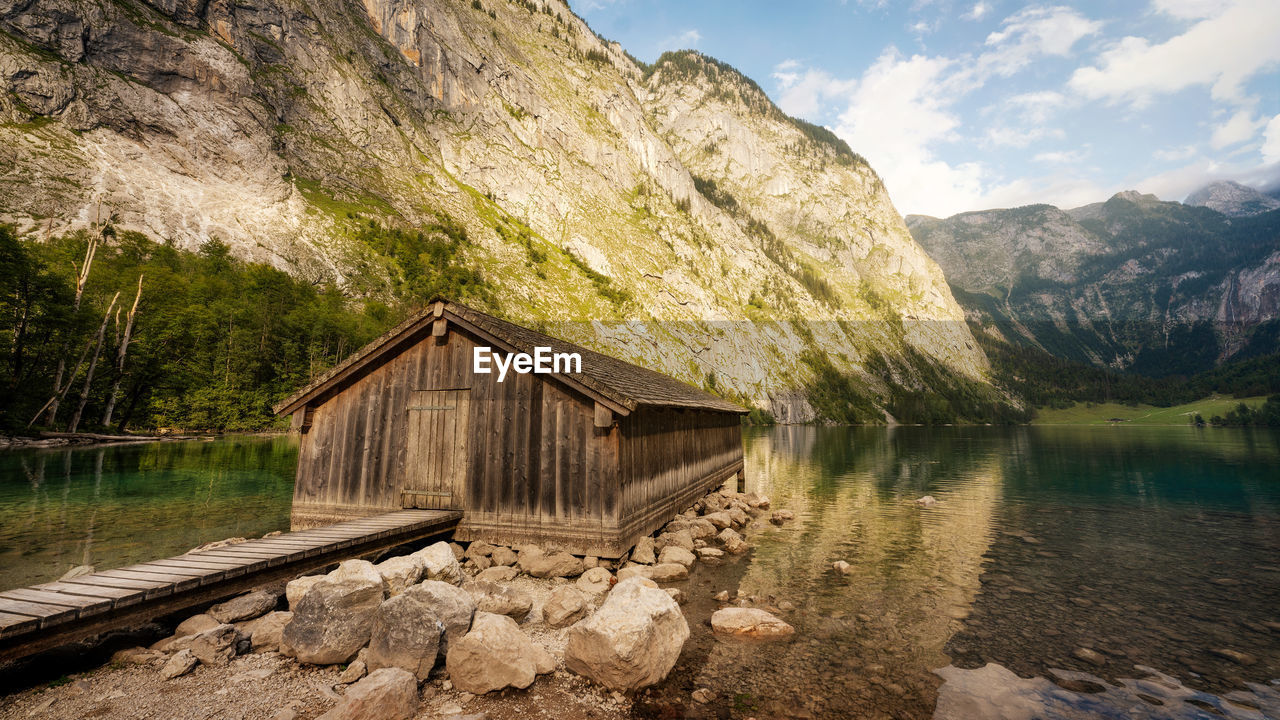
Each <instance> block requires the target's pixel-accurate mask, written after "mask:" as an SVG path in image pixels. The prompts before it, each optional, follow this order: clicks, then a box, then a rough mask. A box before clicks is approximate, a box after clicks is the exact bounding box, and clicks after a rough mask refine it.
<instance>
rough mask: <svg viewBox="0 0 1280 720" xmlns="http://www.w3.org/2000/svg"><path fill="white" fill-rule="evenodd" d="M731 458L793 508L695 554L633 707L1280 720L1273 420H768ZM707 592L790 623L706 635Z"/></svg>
mask: <svg viewBox="0 0 1280 720" xmlns="http://www.w3.org/2000/svg"><path fill="white" fill-rule="evenodd" d="M747 475H748V483H747V484H748V489H750V490H755V491H757V492H761V493H764V494H766V495H768V496H770V497H771V498H772V500H773V508H775V509H778V508H787V509H791V510H793V511H795V513H796V515H797V519H796V521H795V522H793V523H788V524H786V525H783V526H781V527H773V526H771V525H768V524H765V525H764V529H763V530H761V531H759V532H757V533H756V534H755V535H754V536H752V537H750V538H749V539H750V540H751V542H752V543H753V544H754V545H755V549H754V551H753V552H752V553H751V555H749V556H748V557H747V558H746V559H745V560H743V561H740V562H730V563H725V564H723V565H720V566H712V565H710V564H700V565H699V566H697V570H696V571H695V573H694V574H693V576H692V577H691V578H690V580H689V581H688V583H687V585H686V591H687V592H688V594H689V596H690V598H691V599H690V601H689V603H688V604H687V605H686V608H685V611H686V615H687V616H688V617H689V619H690V626H691V629H692V637H691V640H690V642H689V644H688V645H687V646H686V649H685V653H684V655H683V656H682V658H681V661H680V663H679V664H678V665H677V670H676V672H675V673H673V674H672V676H671V678H670V679H669V680H668V681H667V683H665V684H664V686H663V687H662V689H661V691H660V692H658V693H655V695H654V697H653V698H652V699H650V700H648V701H646V702H645V703H643V704H642V708H641V711H640V714H642V715H644V716H646V717H664V716H666V717H680V716H683V715H687V716H690V717H703V716H705V717H716V716H720V717H735V718H745V717H752V716H755V717H775V716H777V717H801V718H804V717H811V718H825V717H872V718H880V717H884V718H889V717H894V718H903V717H905V718H917V717H920V718H923V717H940V718H986V717H1008V718H1055V717H1072V718H1074V717H1117V718H1119V717H1204V718H1211V717H1223V716H1227V717H1280V715H1278V713H1280V693H1276V692H1275V690H1276V689H1277V688H1276V686H1275V684H1274V681H1276V679H1277V678H1280V436H1277V435H1276V434H1275V433H1271V432H1257V431H1249V430H1232V429H1218V428H1205V429H1200V430H1197V429H1194V428H1138V427H1130V428H1107V427H1102V428H1083V427H1082V428H1073V427H1052V428H1050V427H1034V426H1033V427H1018V428H986V427H956V428H891V429H885V428H812V427H780V428H772V429H764V430H750V431H748V432H747ZM923 495H932V496H933V497H935V498H936V499H937V500H938V502H937V504H936V505H934V506H933V507H930V508H927V509H926V508H921V507H918V506H917V505H916V504H915V502H914V501H915V500H916V499H917V498H920V497H921V496H923ZM836 560H845V561H846V562H848V563H850V564H851V565H852V572H851V573H850V574H849V575H847V576H841V575H839V574H837V573H836V572H835V571H834V570H833V569H832V563H833V562H834V561H836ZM720 590H728V591H730V592H731V593H735V594H736V595H738V596H741V597H746V598H747V602H748V603H749V604H751V605H754V606H759V607H765V608H779V607H780V605H781V604H782V603H784V602H787V603H791V604H794V605H795V606H796V609H795V610H794V611H790V612H788V611H786V610H780V612H779V614H780V615H781V616H782V617H783V618H785V619H786V620H788V621H789V622H791V623H792V624H793V625H794V626H795V627H796V630H797V632H796V636H795V640H794V641H792V642H788V643H781V644H744V643H740V642H726V641H724V640H720V639H716V638H714V637H713V636H712V635H711V633H710V629H709V628H708V627H706V625H705V622H704V621H705V620H706V619H707V618H708V617H709V616H710V614H711V612H713V611H714V610H715V609H716V608H717V607H719V605H718V603H716V602H715V601H713V600H712V599H711V595H712V594H713V593H715V592H718V591H720ZM1268 623H1269V624H1268ZM1081 648H1085V649H1088V650H1091V651H1094V652H1096V653H1099V654H1100V655H1101V657H1102V659H1103V664H1102V665H1100V666H1099V665H1097V664H1094V663H1093V662H1090V661H1088V660H1084V659H1081V658H1080V657H1078V656H1077V652H1078V651H1079V650H1080V649H1081ZM1217 651H1228V652H1236V653H1242V655H1241V656H1239V657H1240V658H1241V659H1244V660H1247V661H1248V663H1249V664H1240V663H1238V662H1235V661H1232V660H1230V659H1227V658H1226V657H1224V656H1223V655H1221V654H1219V653H1218V652H1217ZM1143 668H1150V670H1147V669H1143ZM1154 671H1160V672H1162V673H1165V674H1166V675H1164V676H1157V675H1152V673H1153V672H1154ZM1062 673H1066V674H1065V675H1063V674H1062ZM1071 673H1085V675H1072V674H1071ZM944 676H945V677H946V679H947V682H946V683H944V682H943V679H944ZM1151 677H1167V678H1169V680H1168V681H1166V682H1164V684H1161V683H1160V682H1156V681H1154V680H1150V679H1149V678H1151ZM1144 678H1146V679H1144ZM1135 681H1136V682H1137V683H1138V685H1139V686H1140V688H1143V689H1141V690H1137V691H1135V690H1129V689H1126V688H1127V687H1128V686H1127V685H1125V684H1124V683H1126V682H1129V683H1133V682H1135ZM699 687H706V688H709V689H711V690H713V691H714V692H715V693H716V696H717V700H716V701H715V702H713V703H711V704H710V705H709V706H706V707H703V708H701V709H699V708H698V707H696V706H694V707H692V709H690V704H689V701H688V698H689V693H691V692H692V691H693V690H695V689H697V688H699ZM1069 688H1074V690H1072V689H1069ZM1232 693H1236V694H1232ZM1140 696H1141V697H1140ZM1227 698H1233V699H1227ZM1206 708H1213V710H1208V709H1206ZM1259 708H1260V709H1259ZM1268 708H1269V709H1268ZM935 713H936V715H935Z"/></svg>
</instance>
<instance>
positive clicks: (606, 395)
mask: <svg viewBox="0 0 1280 720" xmlns="http://www.w3.org/2000/svg"><path fill="white" fill-rule="evenodd" d="M440 318H444V319H445V320H446V321H447V322H451V323H454V324H456V325H457V326H459V327H460V328H463V329H464V330H466V331H468V332H469V333H470V334H472V335H474V336H476V337H477V338H478V339H480V340H482V341H484V342H487V343H489V344H490V345H491V346H493V347H494V348H495V349H501V350H504V351H506V352H522V353H533V350H534V348H535V347H539V346H541V347H549V348H551V350H552V352H558V353H578V354H579V355H581V357H582V372H581V373H572V374H562V373H557V374H551V375H547V376H546V377H548V378H554V379H555V380H557V381H559V382H561V383H564V384H565V385H568V386H569V387H571V388H573V389H575V390H577V391H579V392H581V393H583V394H585V395H587V396H588V397H590V398H592V399H593V400H596V401H597V402H600V403H601V404H603V405H605V406H606V407H609V408H610V409H611V410H613V411H614V412H616V413H618V414H621V415H627V414H629V413H630V412H631V411H632V410H635V409H636V408H638V407H641V406H654V407H673V408H689V409H700V410H715V411H719V412H730V413H738V414H741V413H745V412H746V409H745V408H743V407H741V406H739V405H737V404H735V403H732V402H729V401H728V400H725V399H724V398H720V397H717V396H715V395H712V394H711V393H708V392H704V391H703V390H700V389H698V388H696V387H694V386H692V385H689V384H687V383H683V382H681V381H679V380H676V379H675V378H672V377H669V376H667V375H663V374H662V373H659V372H654V371H653V370H649V369H648V368H642V367H640V366H638V365H633V364H631V363H628V362H624V361H622V360H619V359H617V358H615V357H610V356H608V355H604V354H601V353H598V352H594V351H591V350H588V349H586V348H584V347H581V346H578V345H574V344H573V343H570V342H566V341H564V340H560V339H558V338H553V337H551V336H550V335H544V334H542V333H540V332H537V331H534V330H530V329H528V328H525V327H521V326H519V325H516V324H514V323H510V322H507V321H505V320H499V319H498V318H496V317H493V316H492V315H487V314H485V313H482V312H480V311H478V310H475V309H473V308H470V307H467V306H466V305H462V304H461V303H456V302H449V301H447V300H443V299H441V300H436V301H435V302H433V303H431V304H430V305H429V306H428V307H427V308H426V309H425V310H423V311H421V312H419V313H417V314H416V315H414V316H412V317H410V318H409V319H408V320H405V321H404V322H402V323H400V324H399V325H397V326H396V327H394V328H392V329H391V330H389V331H387V332H386V333H384V334H383V335H382V336H381V337H379V338H377V339H376V340H374V341H373V342H371V343H369V344H368V345H365V346H364V347H363V348H360V349H359V350H357V351H356V352H355V353H353V354H352V355H351V356H350V357H348V358H347V359H346V360H343V361H342V362H340V363H338V364H337V365H336V366H334V367H333V368H332V369H330V370H329V371H328V372H326V373H324V374H323V375H321V376H320V377H319V378H317V379H316V381H315V382H313V383H311V384H310V385H308V386H307V387H305V388H303V389H302V390H299V391H298V392H296V393H294V394H293V395H292V396H290V397H289V398H288V399H286V400H284V401H282V402H280V403H279V404H278V405H276V406H275V412H276V414H277V415H287V414H290V413H293V412H295V411H297V410H298V409H299V408H301V407H303V406H305V405H309V404H310V405H318V404H321V403H323V402H325V401H326V400H328V399H329V398H330V397H333V396H334V395H336V394H338V393H339V392H341V391H342V389H343V388H345V387H347V386H348V385H350V384H351V383H353V382H355V381H356V380H358V379H359V378H360V377H363V376H364V375H365V374H367V373H368V372H371V371H372V370H374V369H376V368H377V367H379V366H380V365H382V364H383V363H384V362H386V361H388V360H390V359H392V358H394V357H395V356H396V355H398V354H399V353H400V352H401V351H402V350H404V349H406V348H408V347H409V346H411V345H413V344H415V343H417V342H419V341H421V340H422V339H423V338H425V337H427V335H428V334H429V333H430V329H431V326H432V323H434V322H435V321H436V320H438V319H440Z"/></svg>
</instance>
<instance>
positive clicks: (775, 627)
mask: <svg viewBox="0 0 1280 720" xmlns="http://www.w3.org/2000/svg"><path fill="white" fill-rule="evenodd" d="M711 630H712V632H714V633H716V634H717V635H735V636H739V637H750V638H760V639H777V638H786V637H790V636H791V635H794V634H795V631H796V629H795V628H794V627H792V626H791V625H790V624H789V623H787V622H785V621H783V620H780V619H778V618H777V617H775V616H774V615H773V614H771V613H769V612H766V611H764V610H760V609H758V608H741V607H731V608H723V609H720V610H717V611H715V612H714V613H712V614H711Z"/></svg>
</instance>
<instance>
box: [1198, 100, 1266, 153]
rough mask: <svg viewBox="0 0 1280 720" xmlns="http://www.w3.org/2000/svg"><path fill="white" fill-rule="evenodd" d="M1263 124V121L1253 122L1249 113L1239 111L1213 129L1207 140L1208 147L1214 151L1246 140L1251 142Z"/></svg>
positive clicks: (1264, 121)
mask: <svg viewBox="0 0 1280 720" xmlns="http://www.w3.org/2000/svg"><path fill="white" fill-rule="evenodd" d="M1265 124H1266V120H1265V119H1263V120H1254V119H1253V113H1252V112H1251V111H1249V110H1241V111H1239V112H1237V113H1235V114H1234V115H1232V116H1231V118H1230V119H1228V120H1227V121H1226V122H1224V123H1222V124H1221V125H1218V126H1217V127H1215V128H1214V129H1213V136H1212V137H1210V138H1209V145H1211V146H1212V147H1213V149H1214V150H1221V149H1222V148H1225V147H1230V146H1232V145H1238V144H1240V143H1242V142H1245V141H1246V140H1252V139H1253V136H1254V135H1256V134H1257V133H1258V130H1259V129H1260V128H1261V127H1262V126H1263V125H1265Z"/></svg>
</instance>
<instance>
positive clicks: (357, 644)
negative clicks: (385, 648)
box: [280, 545, 457, 665]
mask: <svg viewBox="0 0 1280 720" xmlns="http://www.w3.org/2000/svg"><path fill="white" fill-rule="evenodd" d="M444 549H445V550H448V546H447V545H446V546H445V548H444ZM449 558H450V559H451V560H452V559H453V553H452V552H450V553H449ZM454 564H455V565H456V564H457V561H454ZM383 597H384V589H383V583H382V576H381V575H379V574H378V571H377V570H375V569H374V567H373V564H372V563H370V562H366V561H364V560H347V561H346V562H344V563H342V564H341V565H339V566H338V569H337V570H334V571H333V572H332V573H329V575H327V576H325V578H324V579H323V580H321V581H319V582H317V583H315V584H314V585H312V586H311V589H310V590H308V591H307V593H306V594H305V595H303V596H302V600H301V601H299V602H298V605H297V607H295V608H294V612H293V618H292V619H291V620H290V621H289V622H288V624H286V625H285V626H284V631H283V632H282V633H281V636H280V651H281V652H282V653H283V654H285V655H289V656H291V657H295V658H297V659H298V662H304V663H311V664H313V665H333V664H337V663H346V662H350V661H351V659H352V658H354V657H355V656H356V653H357V652H359V651H360V648H362V647H364V646H365V644H367V643H368V642H369V632H370V630H371V629H372V628H373V621H374V616H375V614H376V613H377V611H378V607H379V606H381V605H382V600H383Z"/></svg>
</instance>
